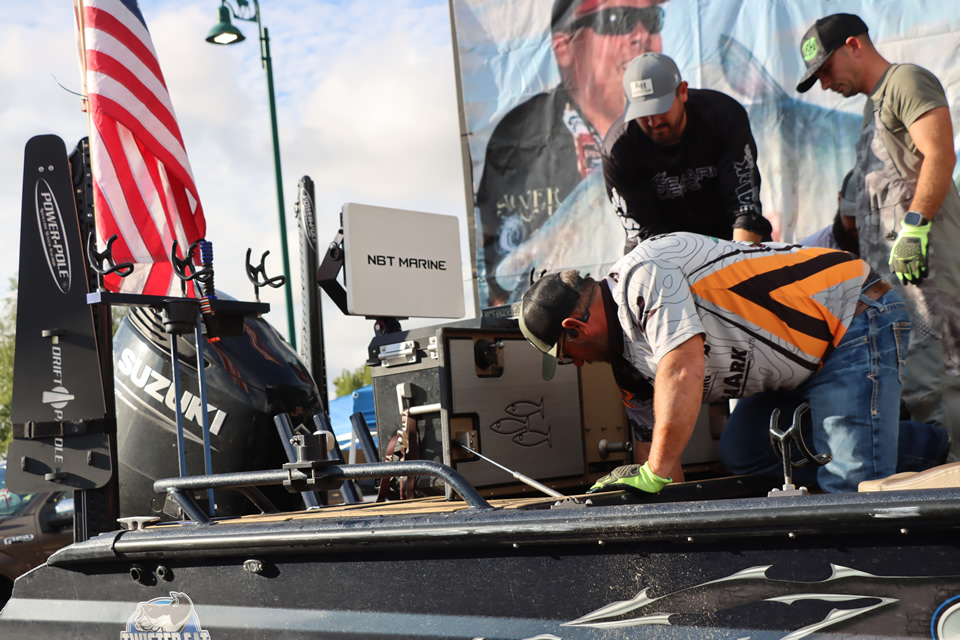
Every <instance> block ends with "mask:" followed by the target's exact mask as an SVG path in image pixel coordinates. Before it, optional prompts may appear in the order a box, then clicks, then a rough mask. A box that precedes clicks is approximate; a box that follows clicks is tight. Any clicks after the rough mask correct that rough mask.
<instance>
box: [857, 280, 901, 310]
mask: <svg viewBox="0 0 960 640" xmlns="http://www.w3.org/2000/svg"><path fill="white" fill-rule="evenodd" d="M891 289H893V285H891V284H890V283H889V282H887V281H886V280H877V281H876V282H874V283H873V284H872V285H870V286H869V287H868V288H866V289H864V290H863V291H861V292H860V295H863V296H867V297H868V298H870V299H871V300H879V299H880V298H882V297H883V296H884V295H885V294H886V293H887V292H888V291H890V290H891ZM869 306H870V305H868V304H867V303H866V302H864V301H863V300H857V310H856V311H854V312H853V315H854V316H858V315H860V314H861V313H863V312H864V311H866V310H867V307H869Z"/></svg>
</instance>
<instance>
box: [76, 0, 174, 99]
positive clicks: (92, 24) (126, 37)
mask: <svg viewBox="0 0 960 640" xmlns="http://www.w3.org/2000/svg"><path fill="white" fill-rule="evenodd" d="M96 4H103V5H114V6H115V5H120V7H121V10H120V11H116V10H114V9H113V8H111V9H108V10H100V9H97V8H96V6H95V5H96ZM86 5H87V6H86V8H85V11H84V17H85V18H86V26H87V29H88V30H90V29H93V30H94V31H95V32H97V33H96V34H95V35H94V38H93V42H95V43H96V46H90V44H89V43H90V42H91V39H90V38H89V36H88V37H87V43H88V44H87V51H88V52H89V51H95V50H97V49H100V47H101V44H100V41H99V38H100V37H101V36H102V35H107V36H110V37H112V38H113V39H115V40H117V41H118V42H120V43H121V44H123V46H124V47H125V48H126V49H127V51H129V52H130V54H131V55H133V56H135V58H136V60H139V61H140V62H141V63H142V64H143V65H144V66H146V67H147V68H149V69H150V72H151V73H152V74H153V75H154V76H156V78H157V79H158V80H159V81H160V84H162V85H163V90H164V91H167V85H166V83H165V82H164V81H163V72H162V71H160V62H159V60H157V53H156V51H154V50H153V40H151V39H150V32H149V31H147V30H146V28H145V27H144V26H143V25H142V24H141V23H140V21H139V20H137V19H136V18H133V17H132V16H131V14H130V12H129V11H127V9H126V7H124V6H123V5H122V4H121V3H119V2H104V3H96V2H92V3H91V2H88V3H86ZM131 20H133V21H134V22H136V24H134V23H133V22H131ZM135 31H136V32H137V33H134V32H135ZM133 61H134V60H132V59H131V60H130V62H133Z"/></svg>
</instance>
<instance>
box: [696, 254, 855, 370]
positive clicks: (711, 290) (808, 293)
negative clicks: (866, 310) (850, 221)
mask: <svg viewBox="0 0 960 640" xmlns="http://www.w3.org/2000/svg"><path fill="white" fill-rule="evenodd" d="M863 276H864V265H863V262H862V261H861V260H860V259H859V258H857V257H856V256H853V255H851V254H849V253H844V252H840V251H829V250H825V249H801V250H799V251H796V252H794V253H778V254H775V255H770V256H764V257H757V258H753V259H750V260H742V261H740V262H735V263H733V264H730V265H728V266H725V267H722V268H720V269H719V270H717V271H714V272H712V273H710V274H709V275H706V276H704V277H703V278H701V279H700V280H697V281H695V282H691V286H690V290H691V291H692V292H693V293H694V294H695V295H696V296H699V297H700V298H702V299H703V300H706V301H708V302H711V303H713V304H715V305H717V306H718V307H720V308H722V309H725V310H726V311H729V312H730V313H733V314H735V315H737V316H739V317H740V318H743V319H744V320H747V321H748V322H751V323H753V324H755V325H756V326H758V327H760V328H762V329H764V330H765V331H767V332H769V333H770V334H772V335H774V336H777V337H779V338H781V339H782V340H784V341H786V342H788V343H789V344H791V345H793V346H794V347H796V348H797V349H799V350H800V351H802V352H803V353H806V354H808V355H810V356H813V357H815V358H820V357H822V356H823V355H824V354H825V353H826V352H827V350H828V349H830V348H831V346H836V345H837V344H839V342H840V340H841V339H842V338H843V335H844V333H846V327H845V326H844V325H843V323H842V321H841V320H840V319H839V318H837V317H836V316H835V315H834V314H833V313H832V312H831V311H830V310H828V309H827V308H826V307H825V306H824V305H823V304H822V303H821V302H819V301H817V300H816V298H815V296H816V295H817V294H819V293H820V292H824V291H828V290H829V289H831V288H833V287H836V286H837V285H840V284H842V283H844V282H847V281H849V280H851V279H855V278H856V279H860V280H862V279H863Z"/></svg>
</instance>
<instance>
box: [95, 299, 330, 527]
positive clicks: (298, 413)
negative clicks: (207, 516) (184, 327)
mask: <svg viewBox="0 0 960 640" xmlns="http://www.w3.org/2000/svg"><path fill="white" fill-rule="evenodd" d="M177 340H178V344H177V348H178V352H179V359H180V362H179V367H180V380H181V397H180V406H181V410H182V412H183V425H184V453H185V457H186V468H187V474H188V475H202V474H204V473H205V470H204V462H203V461H204V455H203V430H202V424H203V422H202V421H203V413H202V411H203V408H202V406H201V404H202V403H201V402H200V392H199V384H198V379H199V378H198V375H197V355H196V354H197V350H196V345H195V340H194V335H193V333H189V334H187V335H183V336H180V337H178V338H177ZM113 349H114V377H115V381H116V399H117V402H116V406H117V441H118V460H119V470H118V472H119V483H120V485H119V487H120V513H121V516H122V517H126V516H134V515H157V516H158V517H161V518H163V517H168V518H174V517H176V516H177V511H176V509H175V507H174V506H173V505H172V503H171V504H167V503H166V497H165V496H164V495H161V494H157V493H154V490H153V483H154V482H155V481H156V480H158V479H160V478H171V477H176V476H178V475H179V464H178V455H177V428H176V414H175V408H176V404H175V402H176V400H175V395H176V394H175V391H174V385H173V366H172V362H171V356H170V335H169V334H167V333H166V332H165V331H164V327H163V322H162V320H161V315H160V313H159V312H157V311H154V310H152V309H149V308H138V309H134V310H132V311H131V312H130V314H129V315H128V316H127V317H126V318H124V319H123V321H122V322H121V323H120V327H119V329H118V330H117V332H116V334H115V336H114V344H113ZM203 356H204V378H205V382H206V394H207V407H206V412H207V416H208V419H209V424H210V443H211V455H212V465H213V472H214V473H232V472H237V471H250V470H257V469H278V468H280V467H281V466H282V465H283V463H285V462H287V458H286V455H285V453H284V450H283V445H282V442H281V440H280V436H279V435H278V433H277V428H276V426H275V424H274V416H275V415H277V414H279V413H287V414H289V415H290V417H291V420H292V422H293V424H294V425H295V426H296V425H297V424H301V423H304V422H306V423H307V424H308V426H309V425H311V424H312V422H310V419H311V418H312V416H313V415H315V414H317V413H319V412H320V411H321V403H320V396H319V391H318V389H317V385H316V384H315V383H314V381H313V378H312V377H311V376H310V373H309V371H308V370H307V368H306V367H305V366H304V364H303V362H302V361H301V360H300V358H299V357H298V356H297V354H296V352H295V351H294V350H293V348H292V347H291V346H290V345H289V344H288V343H287V342H285V341H284V340H283V338H281V337H280V335H279V334H278V333H277V332H276V330H275V329H274V328H273V327H272V326H270V324H269V323H267V322H266V320H264V319H263V318H259V317H247V318H246V319H245V321H244V327H243V333H242V335H239V336H236V337H222V338H220V340H218V341H216V342H210V341H209V340H207V339H206V338H204V344H203ZM205 495H206V492H203V495H201V494H198V495H197V497H198V499H199V500H201V501H205ZM268 497H270V498H271V499H272V500H273V501H274V502H275V504H277V506H278V507H279V508H281V509H288V508H289V509H296V508H299V507H301V506H302V505H301V504H300V502H299V500H300V499H299V496H297V495H296V494H288V493H287V492H285V491H283V490H282V489H281V490H278V491H276V492H275V493H272V494H271V495H269V496H268ZM214 501H215V503H216V512H217V514H218V515H241V514H242V513H244V512H247V511H248V510H249V508H248V506H247V504H246V502H245V500H244V499H243V498H242V497H241V496H240V495H239V494H238V493H236V492H230V491H222V492H221V491H217V492H216V494H215V499H214ZM165 505H166V509H165V508H164V507H165Z"/></svg>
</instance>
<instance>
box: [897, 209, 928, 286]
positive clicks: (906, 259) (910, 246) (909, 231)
mask: <svg viewBox="0 0 960 640" xmlns="http://www.w3.org/2000/svg"><path fill="white" fill-rule="evenodd" d="M932 226H933V225H932V224H931V223H929V222H928V223H927V224H925V225H922V226H916V225H912V224H907V223H906V222H901V223H900V233H899V234H897V240H896V242H894V243H893V249H891V250H890V270H891V271H893V272H894V273H895V274H896V276H897V277H898V278H900V282H902V283H903V284H905V285H906V284H917V285H918V284H920V283H921V282H923V279H924V278H926V277H927V246H928V244H929V240H928V238H927V236H929V235H930V227H932Z"/></svg>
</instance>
